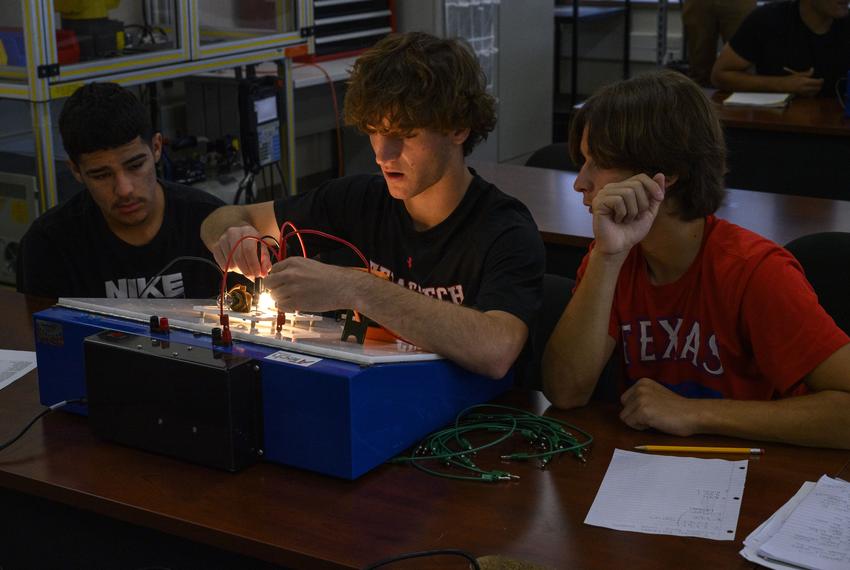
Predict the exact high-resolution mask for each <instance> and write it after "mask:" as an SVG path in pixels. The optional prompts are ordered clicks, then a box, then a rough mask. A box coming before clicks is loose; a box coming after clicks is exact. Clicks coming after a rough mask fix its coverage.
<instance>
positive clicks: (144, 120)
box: [59, 83, 153, 163]
mask: <svg viewBox="0 0 850 570" xmlns="http://www.w3.org/2000/svg"><path fill="white" fill-rule="evenodd" d="M59 132H60V133H61V134H62V146H64V147H65V152H67V153H68V156H69V157H70V158H71V160H72V161H73V162H74V163H78V162H79V159H80V155H82V154H86V153H90V152H95V151H98V150H106V149H110V148H116V147H119V146H122V145H125V144H127V143H129V142H131V141H133V140H135V138H136V137H141V138H142V140H143V141H145V142H146V143H147V144H149V145H150V142H151V138H152V137H153V126H152V125H151V118H150V114H149V113H148V111H147V109H145V106H144V105H142V103H141V102H140V101H139V100H138V99H136V96H135V95H133V93H132V92H130V91H128V90H127V89H125V88H124V87H121V86H120V85H118V84H117V83H87V84H85V85H83V86H82V87H80V88H79V89H77V90H76V91H74V94H73V95H71V96H70V97H69V98H68V100H67V101H65V104H64V105H63V106H62V111H61V112H60V113H59Z"/></svg>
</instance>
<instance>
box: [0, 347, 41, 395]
mask: <svg viewBox="0 0 850 570" xmlns="http://www.w3.org/2000/svg"><path fill="white" fill-rule="evenodd" d="M33 368H35V353H34V352H26V351H23V350H0V390H2V389H3V388H5V387H6V386H8V385H9V384H11V383H12V382H14V381H15V380H17V379H18V378H21V377H23V376H24V375H25V374H26V373H27V372H29V371H30V370H32V369H33Z"/></svg>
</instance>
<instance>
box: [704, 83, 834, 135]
mask: <svg viewBox="0 0 850 570" xmlns="http://www.w3.org/2000/svg"><path fill="white" fill-rule="evenodd" d="M729 95H730V94H729V93H725V92H720V91H718V92H716V93H715V94H714V95H713V96H712V100H713V101H714V102H715V103H717V106H716V109H717V111H718V113H719V115H720V121H721V122H722V123H723V126H724V127H733V128H741V129H754V130H763V131H781V132H786V133H805V134H814V135H830V136H844V137H846V136H850V119H849V118H847V117H846V116H845V115H844V110H843V109H842V108H841V105H840V104H839V103H838V99H837V98H836V97H795V98H794V99H792V100H791V102H790V103H789V104H788V105H787V106H786V107H783V108H780V109H767V108H759V107H734V106H725V105H723V104H722V101H723V100H724V99H726V97H728V96H729Z"/></svg>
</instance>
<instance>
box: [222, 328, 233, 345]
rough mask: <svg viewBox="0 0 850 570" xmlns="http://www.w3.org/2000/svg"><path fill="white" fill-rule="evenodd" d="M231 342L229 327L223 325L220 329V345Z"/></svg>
mask: <svg viewBox="0 0 850 570" xmlns="http://www.w3.org/2000/svg"><path fill="white" fill-rule="evenodd" d="M231 344H233V336H231V334H230V327H224V328H223V329H222V331H221V345H222V346H230V345H231Z"/></svg>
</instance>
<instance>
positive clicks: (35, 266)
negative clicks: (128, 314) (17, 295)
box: [17, 83, 223, 298]
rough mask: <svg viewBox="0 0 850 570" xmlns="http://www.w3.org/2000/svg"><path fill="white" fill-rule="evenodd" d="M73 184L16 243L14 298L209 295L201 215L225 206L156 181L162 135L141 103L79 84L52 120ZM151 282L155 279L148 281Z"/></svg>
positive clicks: (214, 283) (214, 280) (211, 278)
mask: <svg viewBox="0 0 850 570" xmlns="http://www.w3.org/2000/svg"><path fill="white" fill-rule="evenodd" d="M59 130H60V132H61V133H62V143H63V145H64V147H65V151H66V152H67V153H68V156H69V159H70V160H69V165H70V167H71V172H72V173H73V174H74V177H75V178H76V179H77V180H79V181H80V182H82V183H83V184H84V185H85V187H86V189H85V190H84V191H81V192H79V193H78V194H76V195H74V196H73V197H72V198H71V199H70V200H68V201H67V202H65V203H63V204H60V205H59V206H56V207H54V208H51V209H50V210H48V211H47V212H45V213H44V214H43V215H42V216H41V217H39V218H38V219H36V220H35V221H34V222H33V224H32V226H31V227H30V229H29V230H28V231H27V233H26V235H25V236H24V238H23V240H22V241H21V252H20V255H19V257H18V271H17V286H18V291H20V292H21V293H26V294H28V295H33V296H37V297H47V298H58V297H118V298H127V297H139V296H140V294H141V296H142V297H145V298H159V297H189V298H204V297H211V296H214V295H215V294H216V293H217V290H218V285H219V283H220V278H219V277H217V276H216V271H215V269H214V268H213V267H209V266H207V265H205V264H203V263H198V262H190V261H181V262H178V263H176V264H175V265H174V266H173V267H171V268H170V269H169V270H168V271H166V272H165V274H164V275H161V276H159V277H157V276H156V275H157V273H158V272H159V271H160V270H162V269H163V268H164V267H165V266H166V264H168V263H169V262H170V261H172V260H173V259H175V258H177V257H179V256H201V257H206V258H208V259H210V260H211V259H212V256H210V254H209V252H208V251H207V249H206V247H204V244H203V242H202V241H201V239H200V236H199V235H198V233H199V228H200V225H201V222H202V221H203V220H204V218H205V217H206V216H207V215H208V214H209V213H210V212H212V211H213V210H215V209H216V208H218V207H219V206H221V205H222V204H223V202H222V201H221V200H219V199H218V198H215V197H214V196H211V195H209V194H207V193H206V192H202V191H200V190H196V189H193V188H187V187H185V186H178V185H176V184H171V183H168V182H164V181H160V180H157V177H156V163H157V161H159V157H160V154H161V152H162V135H161V134H160V133H155V132H154V131H153V128H152V127H151V122H150V116H149V114H148V112H147V110H146V109H145V107H144V105H142V104H141V103H140V102H139V100H138V99H136V97H135V96H134V95H133V94H132V93H131V92H130V91H128V90H126V89H124V88H123V87H121V86H120V85H117V84H114V83H89V84H87V85H83V86H82V87H80V88H79V89H77V91H75V92H74V94H73V95H72V96H71V97H70V98H69V99H68V100H67V101H66V102H65V105H64V107H63V108H62V112H61V114H60V116H59ZM152 281H153V282H152Z"/></svg>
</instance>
